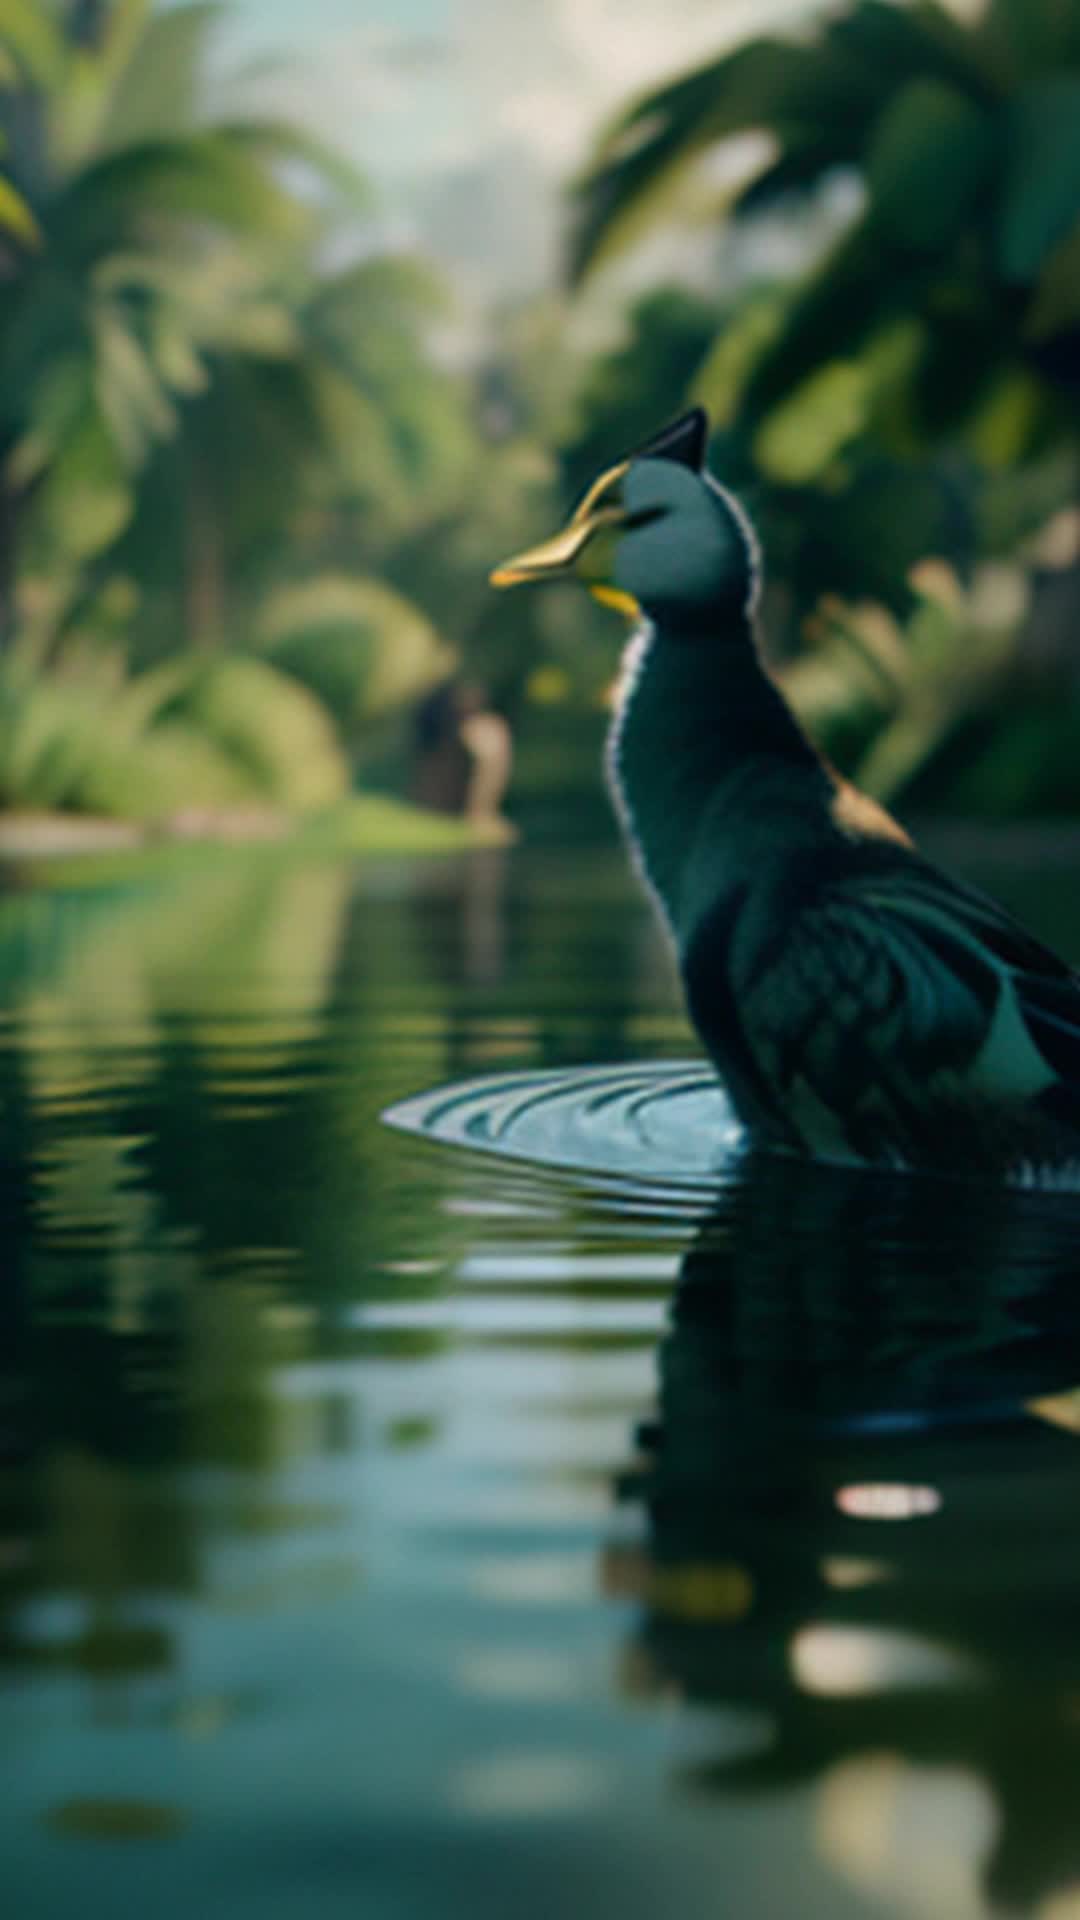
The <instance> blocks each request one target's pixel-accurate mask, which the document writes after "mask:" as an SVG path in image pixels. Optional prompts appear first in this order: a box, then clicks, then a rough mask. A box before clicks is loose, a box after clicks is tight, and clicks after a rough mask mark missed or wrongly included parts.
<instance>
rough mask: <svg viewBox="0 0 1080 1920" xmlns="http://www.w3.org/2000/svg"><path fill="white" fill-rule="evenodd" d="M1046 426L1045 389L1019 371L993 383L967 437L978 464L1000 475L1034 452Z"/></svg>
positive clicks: (1028, 374) (1024, 372)
mask: <svg viewBox="0 0 1080 1920" xmlns="http://www.w3.org/2000/svg"><path fill="white" fill-rule="evenodd" d="M1045 425H1046V393H1045V389H1044V388H1043V386H1042V383H1041V382H1040V381H1039V380H1038V379H1037V378H1036V377H1035V375H1034V374H1031V373H1028V372H1026V371H1025V370H1024V369H1023V368H1019V369H1014V370H1010V371H1009V372H1008V373H1006V374H1004V375H1003V376H1002V378H1001V379H1000V380H998V381H997V382H995V384H994V386H993V387H992V389H991V391H990V393H989V395H988V396H987V399H986V401H985V403H984V405H983V406H982V407H981V408H980V409H979V412H978V413H977V415H976V417H975V419H974V421H973V423H972V427H971V431H970V434H969V436H968V437H969V442H970V445H971V448H972V451H973V452H974V454H975V456H976V458H977V459H978V460H979V461H980V462H981V464H982V465H983V466H984V467H987V468H989V469H990V471H991V472H995V471H997V472H1002V471H1004V470H1005V469H1006V468H1008V467H1012V466H1015V465H1017V464H1018V463H1019V462H1020V461H1021V460H1024V459H1026V458H1027V457H1028V456H1029V455H1030V454H1032V453H1033V452H1035V450H1036V449H1037V447H1038V445H1039V441H1040V439H1041V437H1042V432H1043V429H1044V427H1045Z"/></svg>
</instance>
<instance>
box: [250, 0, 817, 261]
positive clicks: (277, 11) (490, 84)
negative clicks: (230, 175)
mask: <svg viewBox="0 0 1080 1920" xmlns="http://www.w3.org/2000/svg"><path fill="white" fill-rule="evenodd" d="M807 11H808V5H807V0H304V3H303V5H297V0H227V5H226V8H225V25H224V29H223V35H222V43H221V56H220V57H221V62H222V66H223V68H224V69H226V70H228V71H230V72H231V73H233V74H236V73H237V72H238V70H243V71H244V72H245V74H246V75H247V79H246V81H245V84H244V93H245V94H247V93H249V92H250V90H251V89H255V90H256V92H257V93H258V95H259V97H260V98H261V99H262V100H263V101H264V102H267V101H268V102H271V103H272V104H273V105H274V106H276V107H277V108H279V109H283V110H286V111H288V112H289V113H290V114H292V115H295V116H296V117H298V118H299V119H301V120H302V121H303V122H305V123H306V124H308V125H310V126H312V127H314V128H316V129H317V130H318V131H319V132H320V133H322V134H324V135H327V136H330V137H332V138H333V139H334V141H335V142H336V143H339V144H341V145H342V146H344V147H345V148H346V150H347V151H348V152H349V153H350V154H351V155H352V157H353V158H355V159H356V160H357V161H358V162H359V163H360V164H361V166H363V167H364V168H365V170H366V171H367V172H368V174H369V175H370V176H371V178H372V180H373V182H374V183H375V185H376V186H377V187H378V189H379V191H380V194H381V197H382V200H383V204H384V207H385V209H386V216H387V219H388V220H389V221H390V222H391V223H393V222H394V221H396V222H397V223H398V224H399V226H400V229H401V233H402V237H403V238H404V239H406V240H407V239H409V238H410V237H415V238H418V239H419V240H420V241H421V242H422V243H423V244H425V245H429V246H430V245H434V246H435V248H436V250H439V249H440V248H441V249H442V250H443V251H444V253H445V252H447V251H448V252H449V254H450V255H451V257H453V256H454V255H455V254H461V253H462V251H464V252H466V253H468V252H469V251H470V247H471V251H472V253H473V255H474V256H475V257H474V261H473V264H474V265H480V264H483V263H484V262H486V264H487V266H488V267H489V269H490V270H491V272H492V273H493V275H494V277H495V279H496V280H498V279H499V277H500V276H501V277H502V278H503V279H504V280H505V281H506V283H507V285H508V286H509V285H511V284H519V285H525V284H528V283H529V282H530V281H532V282H533V283H534V284H541V283H542V282H543V280H544V278H545V277H546V276H547V274H548V273H549V272H550V269H551V259H550V256H551V252H552V248H553V244H554V236H555V229H556V225H557V215H558V190H559V188H560V186H561V185H562V183H563V182H564V181H565V180H566V179H567V178H568V177H569V176H570V175H571V174H572V173H573V171H574V170H575V168H576V167H578V166H579V165H580V164H581V162H582V161H583V160H584V159H585V157H586V156H587V154H588V151H589V145H590V141H591V139H592V138H594V137H595V134H596V132H597V130H598V128H599V127H601V126H602V125H603V124H604V122H605V120H606V119H608V118H609V117H610V116H611V115H612V114H613V113H614V112H615V111H616V110H617V109H619V108H620V107H621V106H622V105H623V104H625V102H626V101H627V100H628V99H629V98H630V97H632V96H633V95H634V94H635V93H638V92H641V91H643V90H645V89H646V88H648V87H650V86H652V85H655V84H656V83H658V82H659V81H661V80H663V79H665V78H667V77H669V76H670V75H672V74H674V73H677V72H678V71H680V70H681V69H682V68H685V67H687V66H691V65H693V64H695V63H696V62H697V61H698V60H700V59H702V58H704V57H705V56H706V55H708V54H711V53H715V52H718V51H720V50H721V49H722V48H723V46H725V45H727V44H731V43H732V42H734V41H735V40H738V39H740V38H743V37H745V36H746V35H747V34H749V33H751V32H754V31H758V32H760V31H762V30H763V29H767V28H768V27H769V26H772V25H781V24H783V23H787V22H794V21H797V20H798V19H799V18H800V17H803V18H804V17H805V16H806V13H807ZM470 228H471V229H472V231H470Z"/></svg>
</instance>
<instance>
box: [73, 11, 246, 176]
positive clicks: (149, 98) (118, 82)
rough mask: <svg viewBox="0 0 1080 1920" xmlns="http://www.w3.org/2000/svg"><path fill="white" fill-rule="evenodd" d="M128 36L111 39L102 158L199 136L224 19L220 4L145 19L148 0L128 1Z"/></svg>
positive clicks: (102, 132)
mask: <svg viewBox="0 0 1080 1920" xmlns="http://www.w3.org/2000/svg"><path fill="white" fill-rule="evenodd" d="M128 4H129V5H132V6H133V16H132V19H131V21H130V22H129V24H128V31H127V33H126V34H125V35H124V36H123V37H122V38H121V36H120V35H119V34H117V36H116V39H115V40H113V39H111V38H110V42H109V51H110V55H111V59H112V64H113V69H114V71H113V87H112V94H111V98H110V100H109V108H108V116H107V118H106V120H105V122H104V124H103V126H102V129H101V138H100V148H99V151H100V152H101V154H102V155H105V154H110V153H119V152H121V151H122V150H123V149H124V148H127V147H137V146H142V145H144V144H145V143H147V142H153V141H155V140H160V139H162V138H171V137H176V136H179V135H182V134H186V133H191V132H193V131H195V129H196V128H197V125H198V119H199V113H200V105H201V92H202V83H203V79H204V75H205V68H206V63H207V57H208V47H207V42H208V39H209V36H210V33H211V31H212V30H213V28H214V26H215V25H216V23H217V21H218V20H219V19H220V17H221V8H220V6H216V5H212V4H211V5H201V4H197V5H191V6H177V7H171V8H170V9H169V10H168V12H164V13H161V12H158V13H151V14H149V16H148V14H147V7H146V0H128Z"/></svg>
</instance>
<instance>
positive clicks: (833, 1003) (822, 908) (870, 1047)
mask: <svg viewBox="0 0 1080 1920" xmlns="http://www.w3.org/2000/svg"><path fill="white" fill-rule="evenodd" d="M731 952H732V962H733V969H734V972H733V982H732V984H733V998H734V1000H735V1003H736V1004H737V1006H738V1007H739V1011H740V1016H741V1021H742V1027H743V1032H744V1035H745V1038H746V1042H747V1044H748V1046H749V1049H750V1051H751V1054H752V1056H753V1058H754V1060H755V1062H756V1063H757V1065H758V1067H759V1069H760V1071H761V1073H762V1075H763V1076H764V1078H765V1079H766V1080H767V1081H768V1083H769V1085H770V1087H771V1089H772V1090H773V1093H774V1097H775V1099H776V1102H777V1104H778V1106H779V1108H780V1109H781V1110H782V1111H783V1112H784V1114H785V1116H786V1118H787V1120H788V1122H789V1124H793V1125H794V1128H795V1130H796V1132H797V1133H798V1134H799V1136H800V1137H801V1139H802V1140H803V1142H804V1144H805V1145H807V1146H808V1147H810V1148H811V1149H812V1150H814V1151H818V1152H828V1151H830V1150H836V1149H838V1148H839V1149H844V1148H847V1149H849V1150H851V1151H853V1152H855V1153H858V1154H861V1155H863V1156H865V1157H869V1158H881V1157H886V1158H888V1157H897V1158H904V1159H908V1158H916V1159H920V1160H924V1161H925V1160H927V1159H936V1158H939V1157H940V1158H942V1159H946V1158H949V1157H952V1158H955V1157H956V1153H955V1149H957V1147H958V1146H960V1147H962V1146H963V1144H964V1142H963V1141H960V1142H958V1140H957V1128H958V1123H959V1122H960V1121H961V1120H962V1121H963V1123H964V1133H965V1135H966V1136H973V1134H974V1133H977V1132H978V1131H979V1130H980V1129H982V1130H984V1131H987V1130H995V1131H996V1132H997V1133H998V1134H1000V1132H1001V1116H1002V1113H1003V1112H1004V1111H1005V1110H1006V1109H1007V1110H1008V1111H1009V1112H1010V1113H1011V1114H1013V1115H1015V1114H1017V1113H1018V1112H1024V1111H1026V1110H1027V1109H1028V1108H1030V1109H1031V1111H1032V1113H1034V1114H1042V1115H1045V1116H1046V1117H1047V1120H1049V1116H1050V1115H1051V1114H1052V1115H1053V1119H1054V1122H1055V1123H1056V1124H1062V1123H1064V1124H1066V1125H1068V1126H1071V1127H1073V1128H1075V1129H1077V1142H1076V1149H1077V1150H1078V1151H1080V981H1078V980H1077V977H1076V976H1075V975H1074V974H1072V973H1071V971H1070V969H1069V968H1068V967H1067V966H1066V965H1065V963H1064V962H1063V961H1061V960H1059V959H1058V957H1057V956H1056V955H1055V954H1053V953H1052V952H1051V951H1050V950H1049V949H1048V948H1045V947H1043V946H1042V945H1041V944H1040V943H1039V942H1038V941H1037V940H1035V939H1033V938H1032V937H1031V936H1030V935H1028V934H1027V933H1026V932H1025V931H1024V930H1023V929H1022V928H1021V927H1019V926H1017V925H1016V924H1015V922H1013V921H1012V920H1011V919H1010V918H1009V916H1008V915H1007V914H1005V913H1003V912H1002V911H1001V909H999V908H998V907H997V906H995V904H994V903H993V902H992V901H990V900H987V899H984V897H983V896H982V895H981V894H979V893H977V892H975V891H974V890H970V889H968V888H966V887H962V886H958V885H956V884H955V883H954V882H952V881H950V880H949V879H947V878H946V876H945V875H944V874H939V873H938V872H937V870H936V869H934V868H933V867H931V866H929V865H928V864H927V863H926V862H924V861H922V860H921V859H920V858H919V857H918V856H917V855H914V854H910V853H907V852H905V851H903V850H902V849H900V848H897V849H896V850H895V853H894V852H893V850H892V849H888V850H885V849H881V850H879V853H878V857H876V858H875V859H874V860H873V861H872V862H871V861H867V863H866V865H865V866H864V867H861V870H858V871H855V872H852V871H850V870H849V871H848V873H847V874H845V875H844V876H842V877H836V878H834V879H833V880H832V881H831V882H830V883H829V884H827V885H826V886H824V887H823V888H821V889H820V890H818V891H817V893H816V895H812V896H811V898H810V899H808V900H806V901H805V904H804V905H803V907H802V909H801V911H799V912H797V913H796V914H795V915H794V916H793V918H792V920H791V922H790V923H789V924H788V925H787V926H786V928H785V937H784V939H783V941H782V943H781V944H779V945H777V944H776V943H775V942H774V943H773V944H771V945H770V946H769V947H767V948H765V947H759V948H758V950H757V953H756V954H754V953H753V952H752V951H751V950H750V949H749V947H746V946H744V949H743V952H742V954H741V956H740V953H739V943H738V941H735V942H733V943H732V948H731ZM1021 1131H1023V1129H1021ZM1028 1131H1029V1132H1031V1133H1032V1134H1033V1136H1034V1135H1037V1134H1038V1132H1039V1129H1038V1127H1034V1126H1033V1127H1032V1128H1030V1129H1028ZM1034 1149H1035V1150H1040V1151H1041V1150H1044V1149H1045V1142H1044V1141H1042V1140H1041V1139H1040V1140H1035V1141H1034Z"/></svg>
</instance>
